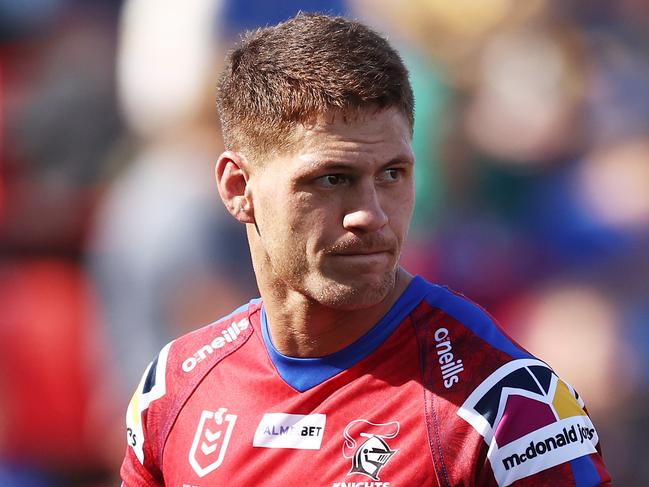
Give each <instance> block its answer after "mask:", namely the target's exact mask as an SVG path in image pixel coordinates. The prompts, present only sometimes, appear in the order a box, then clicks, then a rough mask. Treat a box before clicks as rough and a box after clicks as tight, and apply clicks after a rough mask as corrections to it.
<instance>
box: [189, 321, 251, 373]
mask: <svg viewBox="0 0 649 487" xmlns="http://www.w3.org/2000/svg"><path fill="white" fill-rule="evenodd" d="M249 325H250V323H249V322H248V320H247V319H246V318H244V319H242V320H241V321H239V322H236V321H233V322H232V323H230V325H229V326H228V327H227V328H226V329H224V330H223V331H221V335H219V336H217V337H216V338H214V339H213V340H212V341H211V342H210V343H208V344H207V345H203V346H202V347H201V348H199V349H198V350H197V351H196V352H195V353H194V355H192V356H191V357H189V358H187V359H185V361H184V362H183V365H182V367H183V370H184V371H185V372H191V371H192V370H194V367H196V365H198V363H199V362H202V361H203V360H205V359H206V358H207V357H208V356H209V355H210V354H212V353H214V350H217V349H219V348H223V347H224V346H225V344H226V343H232V342H233V341H235V340H236V339H237V338H238V337H239V335H241V332H242V331H243V330H245V329H246V328H248V326H249Z"/></svg>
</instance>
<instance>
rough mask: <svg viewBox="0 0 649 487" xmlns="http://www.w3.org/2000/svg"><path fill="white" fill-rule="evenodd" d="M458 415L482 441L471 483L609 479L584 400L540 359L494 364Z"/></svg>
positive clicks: (584, 484)
mask: <svg viewBox="0 0 649 487" xmlns="http://www.w3.org/2000/svg"><path fill="white" fill-rule="evenodd" d="M457 415H458V416H460V417H461V418H462V419H464V420H465V421H466V422H467V423H469V424H470V425H471V426H472V428H473V429H474V430H475V432H476V433H478V434H479V435H480V436H481V437H482V440H483V441H482V442H481V445H480V447H479V448H480V449H481V450H482V451H483V453H480V454H478V455H476V457H478V458H480V457H481V458H484V462H485V464H484V465H483V468H479V469H477V471H476V484H477V485H493V481H494V480H495V483H496V485H498V486H508V485H514V486H519V485H521V486H522V485H525V486H543V485H552V486H557V487H563V486H566V487H568V486H571V487H574V486H579V487H594V486H606V485H611V477H610V475H609V473H608V471H607V470H606V467H605V465H604V462H603V459H602V454H601V449H600V445H599V437H598V435H597V431H596V429H595V426H594V425H593V423H592V421H591V419H590V417H589V416H588V413H587V412H586V408H585V405H584V402H583V400H582V399H581V397H580V396H579V394H577V392H576V391H575V390H574V389H573V388H572V387H571V386H570V385H569V384H568V383H567V382H565V381H563V380H562V379H561V378H559V377H558V376H557V375H556V374H555V373H554V372H553V371H552V370H551V369H550V368H549V367H548V366H547V365H546V364H545V363H543V362H541V361H539V360H536V359H533V358H531V359H521V360H514V361H512V362H509V363H507V364H505V365H503V366H502V367H500V368H499V369H498V370H496V371H495V372H494V373H492V374H491V375H490V376H489V377H488V378H487V379H486V380H485V381H483V382H482V383H481V384H480V385H479V386H478V387H477V388H476V389H475V390H474V392H473V393H472V394H471V395H470V396H469V397H468V398H467V399H466V401H465V402H464V404H463V405H462V406H461V407H460V408H459V409H458V411H457ZM485 452H486V453H485ZM487 463H488V465H487Z"/></svg>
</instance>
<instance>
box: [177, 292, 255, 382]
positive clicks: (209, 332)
mask: <svg viewBox="0 0 649 487" xmlns="http://www.w3.org/2000/svg"><path fill="white" fill-rule="evenodd" d="M260 308H261V300H259V299H254V300H252V301H250V302H248V303H246V304H243V305H242V306H240V307H238V308H237V309H235V310H234V311H232V312H231V313H229V314H228V315H226V316H223V317H222V318H219V319H218V320H216V321H214V322H212V323H210V324H208V325H206V326H203V327H201V328H198V329H197V330H194V331H191V332H189V333H187V334H185V335H183V336H181V337H179V338H177V339H176V340H174V341H173V343H172V346H171V353H170V355H171V356H170V361H169V365H170V366H171V367H173V371H174V372H175V373H176V374H178V375H180V376H183V375H187V374H191V375H197V374H200V373H201V372H203V371H205V372H206V371H207V370H208V369H209V368H211V366H212V365H213V364H214V363H215V362H217V361H218V360H219V358H222V357H224V356H226V355H229V354H230V353H232V352H233V351H235V350H236V349H238V348H239V347H240V346H241V345H243V343H245V341H246V340H247V339H248V337H249V336H250V335H251V334H252V330H253V328H252V326H250V319H251V315H253V314H255V313H256V312H257V311H258V310H259V309H260Z"/></svg>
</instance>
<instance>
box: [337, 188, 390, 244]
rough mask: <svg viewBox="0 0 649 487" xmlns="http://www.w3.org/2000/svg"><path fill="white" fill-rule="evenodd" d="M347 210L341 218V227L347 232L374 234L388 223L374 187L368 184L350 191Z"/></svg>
mask: <svg viewBox="0 0 649 487" xmlns="http://www.w3.org/2000/svg"><path fill="white" fill-rule="evenodd" d="M351 191H352V192H353V193H352V195H351V197H350V205H349V209H348V210H347V211H346V212H345V216H344V217H343V227H344V228H345V229H346V230H349V231H362V232H375V231H377V230H380V229H381V228H383V227H384V226H385V225H386V224H387V223H388V215H387V214H386V212H385V211H384V209H383V206H382V205H381V200H380V198H379V194H378V192H377V190H376V187H375V185H374V184H373V182H372V183H370V182H367V183H365V184H362V185H359V186H357V187H356V188H353V189H352V190H351Z"/></svg>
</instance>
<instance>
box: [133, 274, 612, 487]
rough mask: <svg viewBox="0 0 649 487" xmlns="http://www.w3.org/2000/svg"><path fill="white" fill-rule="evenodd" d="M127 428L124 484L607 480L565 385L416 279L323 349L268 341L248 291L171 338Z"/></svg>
mask: <svg viewBox="0 0 649 487" xmlns="http://www.w3.org/2000/svg"><path fill="white" fill-rule="evenodd" d="M127 441H128V446H127V449H126V456H125V459H124V462H123V464H122V469H121V475H122V480H123V485H124V486H127V487H139V486H160V485H166V486H174V487H176V486H177V487H205V486H252V485H268V486H318V487H400V486H412V487H414V486H459V485H463V486H470V485H476V486H506V485H515V486H517V485H532V486H541V485H552V486H579V487H585V486H595V485H610V476H609V474H608V472H607V470H606V467H605V466H604V463H603V460H602V456H601V450H600V447H599V438H598V435H597V431H596V429H595V427H594V426H593V423H592V422H591V420H590V418H589V416H588V414H587V412H586V409H585V407H584V402H583V400H582V398H581V397H580V396H579V395H578V394H577V392H576V391H575V390H574V389H573V388H572V387H571V386H570V385H569V384H568V383H567V382H565V381H564V380H562V379H561V378H559V377H558V376H557V375H556V374H555V373H554V372H553V371H552V369H551V368H550V367H549V366H548V365H547V364H545V363H544V362H542V361H541V360H539V359H537V358H535V357H533V356H532V355H530V354H529V353H528V352H527V351H525V350H524V349H523V348H521V347H520V346H519V345H518V344H516V343H515V342H514V341H513V340H512V339H510V338H509V337H508V336H507V335H506V334H505V333H504V332H503V331H502V330H501V328H500V327H499V326H498V325H497V324H496V323H495V322H494V320H493V319H492V318H491V317H490V316H489V315H488V314H487V313H486V312H485V311H483V310H482V308H480V307H479V306H477V305H476V304H474V303H472V302H471V301H469V300H468V299H466V298H464V297H463V296H461V295H459V294H456V293H454V292H452V291H450V290H449V289H447V288H445V287H442V286H437V285H433V284H430V283H428V282H427V281H425V280H424V279H422V278H421V277H415V278H414V279H413V280H412V281H411V282H410V284H409V286H408V288H407V289H406V291H405V292H404V293H403V294H402V296H401V297H400V298H399V299H398V301H397V302H396V303H395V304H394V305H393V306H392V308H391V309H390V310H389V312H388V313H387V314H386V315H385V316H384V317H383V318H382V319H381V320H380V321H379V322H378V323H377V324H376V325H375V326H374V327H373V328H372V329H371V330H370V331H369V332H368V333H366V334H365V335H364V336H362V337H361V338H359V339H358V340H357V341H356V342H354V343H353V344H351V345H350V346H348V347H346V348H345V349H343V350H341V351H339V352H337V353H334V354H332V355H328V356H324V357H319V358H293V357H287V356H284V355H282V354H281V353H280V352H278V351H277V350H276V349H275V347H274V345H273V343H272V340H271V338H270V334H269V330H268V323H267V317H266V313H265V309H264V305H263V302H262V301H261V300H253V301H251V302H250V303H248V304H247V305H244V306H242V307H241V308H239V309H237V310H236V311H234V312H233V313H232V314H231V315H229V316H227V317H225V318H223V319H221V320H219V321H217V322H215V323H213V324H211V325H208V326H206V327H204V328H201V329H199V330H197V331H194V332H192V333H189V334H188V335H185V336H183V337H181V338H179V339H177V340H175V341H173V342H172V343H170V344H168V345H167V346H165V347H164V348H163V349H162V351H161V352H160V354H159V355H158V357H157V358H156V359H155V360H154V361H153V362H152V363H151V364H150V365H149V367H148V368H147V370H146V371H145V373H144V376H143V378H142V381H141V382H140V384H139V386H138V389H137V391H136V392H135V394H134V396H133V399H132V400H131V402H130V404H129V407H128V410H127Z"/></svg>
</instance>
